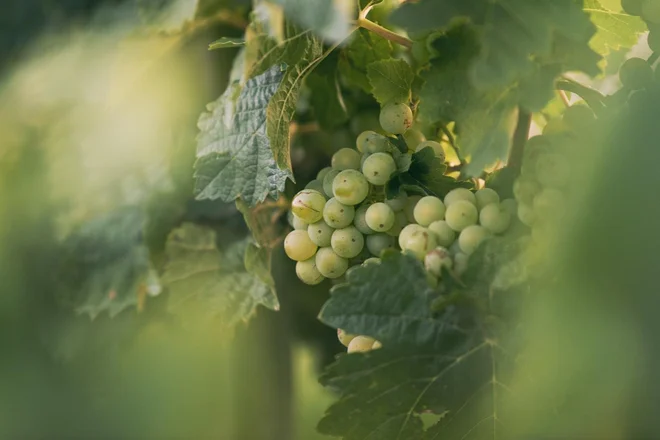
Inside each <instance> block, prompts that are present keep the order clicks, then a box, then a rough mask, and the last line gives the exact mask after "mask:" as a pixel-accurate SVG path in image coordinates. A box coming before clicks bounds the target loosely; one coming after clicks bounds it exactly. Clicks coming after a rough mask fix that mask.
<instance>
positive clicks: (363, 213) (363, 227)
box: [353, 205, 376, 235]
mask: <svg viewBox="0 0 660 440" xmlns="http://www.w3.org/2000/svg"><path fill="white" fill-rule="evenodd" d="M369 206H371V205H362V206H360V207H359V208H358V209H356V210H355V217H354V218H353V225H354V226H355V227H356V228H357V230H358V231H360V232H362V233H363V234H364V235H370V234H373V233H375V232H376V231H374V230H373V229H371V228H370V227H369V225H368V224H367V209H369Z"/></svg>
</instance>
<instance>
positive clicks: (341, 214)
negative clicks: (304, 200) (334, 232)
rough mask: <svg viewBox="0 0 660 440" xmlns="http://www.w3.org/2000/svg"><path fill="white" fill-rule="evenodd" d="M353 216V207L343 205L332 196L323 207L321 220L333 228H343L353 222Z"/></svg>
mask: <svg viewBox="0 0 660 440" xmlns="http://www.w3.org/2000/svg"><path fill="white" fill-rule="evenodd" d="M353 218H355V208H354V207H352V206H350V205H344V204H343V203H341V202H339V200H337V199H336V198H334V197H333V198H331V199H330V200H328V202H327V203H326V204H325V208H324V209H323V220H325V222H326V223H327V224H328V226H330V227H331V228H334V229H341V228H345V227H346V226H348V225H350V224H351V223H352V222H353Z"/></svg>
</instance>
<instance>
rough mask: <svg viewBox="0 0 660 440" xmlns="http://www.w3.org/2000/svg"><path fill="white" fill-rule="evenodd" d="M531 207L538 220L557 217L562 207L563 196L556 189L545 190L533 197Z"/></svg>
mask: <svg viewBox="0 0 660 440" xmlns="http://www.w3.org/2000/svg"><path fill="white" fill-rule="evenodd" d="M533 206H534V212H535V213H536V216H537V217H538V218H540V219H547V218H553V217H558V216H560V215H561V212H562V210H563V207H564V195H563V194H562V193H561V192H560V191H558V190H556V189H549V188H546V189H544V190H543V191H541V192H540V193H539V194H538V195H537V196H536V197H534V205H533Z"/></svg>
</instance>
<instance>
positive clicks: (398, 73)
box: [367, 59, 415, 105]
mask: <svg viewBox="0 0 660 440" xmlns="http://www.w3.org/2000/svg"><path fill="white" fill-rule="evenodd" d="M367 78H369V83H370V84H371V87H372V90H373V91H372V93H373V95H374V97H375V98H376V100H377V101H378V102H379V103H380V104H381V105H385V104H387V103H388V102H392V101H396V102H408V101H410V89H411V87H412V82H413V79H414V78H415V74H414V73H413V71H412V69H411V68H410V66H409V65H408V63H406V62H405V61H404V60H391V59H390V60H381V61H376V62H374V63H371V64H369V65H368V66H367Z"/></svg>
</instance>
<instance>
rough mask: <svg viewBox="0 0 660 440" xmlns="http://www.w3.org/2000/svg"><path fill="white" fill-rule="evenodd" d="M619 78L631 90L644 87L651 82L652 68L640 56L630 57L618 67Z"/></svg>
mask: <svg viewBox="0 0 660 440" xmlns="http://www.w3.org/2000/svg"><path fill="white" fill-rule="evenodd" d="M619 79H620V80H621V84H623V85H624V87H628V88H629V89H631V90H640V89H645V88H646V87H648V86H649V85H650V84H651V83H652V82H653V69H652V68H651V66H650V65H649V63H648V62H647V61H646V60H644V59H642V58H630V59H628V60H626V61H625V62H624V63H623V64H622V65H621V67H620V68H619Z"/></svg>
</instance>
